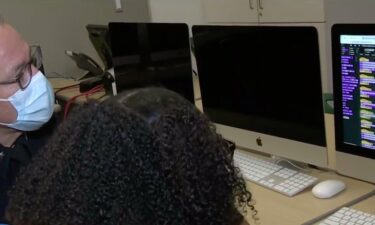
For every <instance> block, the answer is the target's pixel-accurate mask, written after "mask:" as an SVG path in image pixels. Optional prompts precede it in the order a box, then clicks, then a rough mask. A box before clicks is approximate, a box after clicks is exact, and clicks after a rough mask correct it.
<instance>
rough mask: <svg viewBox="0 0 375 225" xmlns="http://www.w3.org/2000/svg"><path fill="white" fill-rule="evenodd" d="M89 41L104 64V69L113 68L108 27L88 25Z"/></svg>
mask: <svg viewBox="0 0 375 225" xmlns="http://www.w3.org/2000/svg"><path fill="white" fill-rule="evenodd" d="M86 29H87V32H88V34H89V39H90V41H91V43H92V45H93V46H94V48H95V50H96V52H97V53H98V55H99V57H100V59H101V60H102V62H103V64H104V69H105V70H108V69H110V68H112V65H113V63H112V53H111V42H110V40H109V33H108V26H107V25H97V24H88V25H86Z"/></svg>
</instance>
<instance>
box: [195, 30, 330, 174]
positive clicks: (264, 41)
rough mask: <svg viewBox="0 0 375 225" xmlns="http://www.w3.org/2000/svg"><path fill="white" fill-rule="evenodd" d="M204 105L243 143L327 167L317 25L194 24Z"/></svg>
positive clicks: (232, 137)
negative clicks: (315, 26)
mask: <svg viewBox="0 0 375 225" xmlns="http://www.w3.org/2000/svg"><path fill="white" fill-rule="evenodd" d="M192 29H193V30H192V31H193V41H194V54H195V58H196V61H197V68H198V75H199V82H200V88H201V95H202V104H203V110H204V112H205V113H206V114H207V115H208V116H209V117H210V119H211V120H212V121H214V122H215V124H216V126H217V129H218V131H219V132H220V133H221V134H222V135H223V136H224V137H225V138H226V139H229V140H231V141H233V142H235V143H236V145H237V146H239V147H242V148H246V149H251V150H255V151H258V152H263V153H267V154H271V155H276V156H279V157H283V158H287V159H292V160H296V161H299V162H304V163H308V164H312V165H316V166H321V167H327V148H326V136H325V126H324V110H323V99H322V83H321V68H320V58H319V45H318V35H317V31H316V28H314V27H307V26H229V25H227V26H222V25H197V26H193V28H192Z"/></svg>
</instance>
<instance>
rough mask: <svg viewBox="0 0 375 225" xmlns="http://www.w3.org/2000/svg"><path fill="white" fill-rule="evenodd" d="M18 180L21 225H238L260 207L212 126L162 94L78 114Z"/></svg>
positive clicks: (89, 107) (15, 202) (13, 213)
mask: <svg viewBox="0 0 375 225" xmlns="http://www.w3.org/2000/svg"><path fill="white" fill-rule="evenodd" d="M73 115H74V116H71V117H70V118H68V120H67V121H66V122H64V124H63V125H62V126H60V127H59V129H58V131H57V132H56V133H55V134H54V136H53V138H52V140H51V142H50V143H49V144H48V145H47V147H46V149H44V151H41V152H40V153H39V154H37V155H36V156H35V157H34V159H33V160H32V162H31V163H30V164H29V165H28V166H27V167H26V168H25V171H24V172H23V173H21V175H20V176H19V178H18V179H17V180H16V184H15V186H14V188H13V189H12V190H11V192H10V196H11V198H10V204H9V207H8V209H7V216H8V219H9V220H10V221H11V222H12V224H13V225H24V224H27V225H41V224H43V225H70V224H71V225H89V224H101V225H208V224H212V225H214V224H215V225H216V224H217V225H235V224H240V223H242V224H247V222H246V221H245V220H243V217H242V216H241V214H240V213H239V212H243V213H246V209H247V208H250V209H251V210H252V213H256V211H255V209H254V207H253V205H252V202H251V201H252V196H251V193H250V192H249V191H248V190H247V189H246V185H245V182H244V180H243V179H242V178H241V176H240V175H239V170H238V169H237V168H235V167H234V165H233V161H232V159H231V157H230V151H229V147H228V145H227V144H226V142H225V140H224V139H223V138H222V137H221V136H220V135H218V134H217V133H216V131H215V129H214V127H213V125H212V124H211V123H210V121H209V119H208V118H207V117H206V116H205V115H204V114H202V113H201V112H199V111H198V110H197V109H196V108H195V107H194V106H193V104H191V103H190V102H189V101H187V100H185V99H184V98H182V97H181V96H179V95H178V94H176V93H174V92H172V91H169V90H166V89H162V88H143V89H135V90H131V91H127V92H125V93H123V94H120V95H118V96H116V97H113V98H110V99H109V100H107V101H105V102H103V103H89V104H86V105H84V106H81V107H79V109H78V110H76V114H73Z"/></svg>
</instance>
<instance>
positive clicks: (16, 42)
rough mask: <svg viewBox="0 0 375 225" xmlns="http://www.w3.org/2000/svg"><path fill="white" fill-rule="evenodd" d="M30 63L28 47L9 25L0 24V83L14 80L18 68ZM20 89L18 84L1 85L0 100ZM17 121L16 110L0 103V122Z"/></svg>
mask: <svg viewBox="0 0 375 225" xmlns="http://www.w3.org/2000/svg"><path fill="white" fill-rule="evenodd" d="M29 61H30V47H29V45H28V44H27V43H26V41H25V40H24V39H23V38H22V37H21V35H20V34H19V33H18V32H17V31H16V30H15V29H14V28H13V27H12V26H11V25H9V24H7V23H6V22H4V21H3V22H2V24H0V83H1V82H7V81H11V80H14V79H16V76H17V74H19V70H20V68H24V67H25V65H26V64H27V63H28V62H29ZM19 89H20V86H19V85H18V83H17V82H16V83H12V84H1V85H0V98H1V99H7V98H8V97H10V96H11V95H13V94H14V93H15V92H16V91H17V90H19ZM16 119H17V111H16V109H15V108H14V107H13V106H12V104H10V102H7V101H1V102H0V122H2V123H12V122H14V121H15V120H16Z"/></svg>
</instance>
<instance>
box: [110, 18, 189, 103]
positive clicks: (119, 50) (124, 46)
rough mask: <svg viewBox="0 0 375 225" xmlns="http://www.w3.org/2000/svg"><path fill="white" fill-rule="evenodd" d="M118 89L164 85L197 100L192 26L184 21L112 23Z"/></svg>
mask: <svg viewBox="0 0 375 225" xmlns="http://www.w3.org/2000/svg"><path fill="white" fill-rule="evenodd" d="M109 33H110V40H111V45H112V55H113V64H114V72H115V82H116V86H117V90H118V92H120V91H122V90H126V89H129V88H136V87H145V86H161V87H165V88H168V89H171V90H173V91H175V92H177V93H179V94H181V95H182V96H184V97H185V98H186V99H188V100H190V101H191V102H194V90H193V77H192V76H193V73H192V65H191V55H190V52H191V51H190V42H189V29H188V26H187V25H186V24H183V23H117V22H114V23H109Z"/></svg>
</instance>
